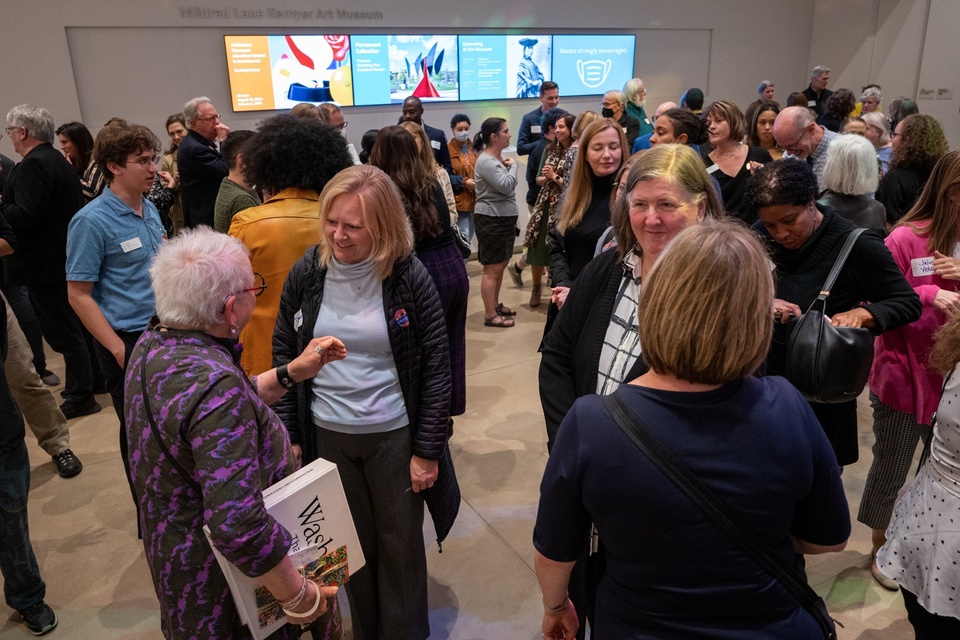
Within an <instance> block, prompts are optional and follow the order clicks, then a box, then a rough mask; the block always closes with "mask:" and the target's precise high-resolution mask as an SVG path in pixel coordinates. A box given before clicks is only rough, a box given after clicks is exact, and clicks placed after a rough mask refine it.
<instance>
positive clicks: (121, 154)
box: [66, 123, 166, 504]
mask: <svg viewBox="0 0 960 640" xmlns="http://www.w3.org/2000/svg"><path fill="white" fill-rule="evenodd" d="M159 153H160V141H159V140H158V139H157V137H156V136H155V135H154V134H153V132H151V131H150V130H149V129H148V128H146V127H144V126H142V125H137V124H126V123H113V124H110V125H108V126H106V127H104V128H103V129H101V130H100V133H98V134H97V139H96V141H95V143H94V149H93V158H94V161H95V162H96V163H97V166H98V167H99V169H100V171H101V172H103V175H104V176H105V177H106V179H107V183H108V186H107V188H106V189H104V190H103V193H102V194H100V195H99V196H98V197H96V198H94V199H93V200H92V201H91V202H90V203H89V204H88V205H87V206H85V207H84V208H83V209H81V210H80V211H79V212H78V213H77V215H75V216H74V217H73V220H71V222H70V228H69V231H68V233H67V260H66V272H67V292H68V294H69V297H70V305H71V306H72V307H73V309H74V310H75V311H76V313H77V315H78V316H80V320H81V321H82V322H83V324H84V326H85V327H86V328H87V330H88V331H89V332H90V333H91V334H92V335H93V337H94V338H95V339H96V344H95V345H94V349H95V351H96V353H97V359H98V360H99V362H100V366H101V368H102V369H103V373H104V376H105V377H106V383H107V391H108V392H109V393H110V398H111V400H112V401H113V408H114V410H115V411H116V412H117V417H118V418H119V420H120V457H121V459H122V460H123V466H124V470H126V471H127V474H126V475H127V480H128V482H129V480H130V473H129V471H130V467H129V463H128V456H127V430H126V423H125V421H124V409H123V386H124V385H123V379H124V366H125V365H126V362H127V359H128V358H129V356H130V352H131V350H132V349H133V345H134V344H135V343H136V342H137V339H139V338H140V334H142V333H143V332H144V330H145V329H146V328H147V326H148V325H149V324H150V319H151V318H152V317H153V316H154V314H155V313H156V304H155V302H154V296H153V287H152V286H151V282H150V272H149V269H150V262H151V261H152V260H153V257H154V256H155V255H156V253H157V251H158V250H159V248H160V243H161V242H162V241H163V239H164V236H165V233H166V232H165V230H164V227H163V223H162V222H161V221H160V215H159V214H158V213H157V208H156V207H155V206H154V205H153V203H151V202H150V201H149V200H147V199H146V198H145V197H144V195H143V194H144V193H146V192H148V191H149V190H150V186H151V185H152V184H153V179H154V177H155V176H156V173H157V164H158V163H159V162H160V155H159ZM132 492H133V487H132V485H131V493H132ZM136 502H137V500H136V496H135V495H134V503H135V504H136Z"/></svg>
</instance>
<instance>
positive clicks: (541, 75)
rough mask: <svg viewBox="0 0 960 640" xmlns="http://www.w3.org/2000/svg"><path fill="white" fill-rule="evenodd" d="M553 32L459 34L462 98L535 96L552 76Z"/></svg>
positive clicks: (490, 98)
mask: <svg viewBox="0 0 960 640" xmlns="http://www.w3.org/2000/svg"><path fill="white" fill-rule="evenodd" d="M551 47H552V36H548V35H520V36H504V35H462V36H460V100H507V99H511V98H536V97H538V96H539V95H540V85H541V84H542V83H543V82H544V81H546V80H550V77H551V76H550V74H551V58H550V53H551Z"/></svg>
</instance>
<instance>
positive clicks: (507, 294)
mask: <svg viewBox="0 0 960 640" xmlns="http://www.w3.org/2000/svg"><path fill="white" fill-rule="evenodd" d="M469 272H470V275H471V291H472V295H471V298H472V299H471V303H470V309H469V315H468V318H467V375H468V377H467V383H468V396H467V413H466V415H464V416H462V417H460V418H458V419H457V421H456V433H455V434H454V437H453V439H452V441H451V446H452V449H453V454H454V458H455V463H456V469H457V475H458V477H459V479H460V485H461V488H462V491H463V503H462V505H461V508H460V516H459V518H458V520H457V522H456V525H455V526H454V528H453V531H452V532H451V534H450V537H449V538H448V540H447V541H446V542H445V543H444V545H443V553H442V554H439V553H437V547H436V543H435V542H434V536H433V532H432V531H431V530H430V528H431V525H430V524H427V525H425V527H424V539H425V541H427V542H428V551H427V558H428V565H429V575H430V582H429V585H430V586H429V589H430V594H429V596H430V624H431V629H432V631H433V633H432V635H431V638H437V639H443V638H451V639H456V640H467V639H471V640H472V639H479V638H483V639H486V640H489V639H494V640H501V639H505V640H514V639H520V640H534V639H536V638H539V637H540V628H539V627H540V619H541V605H540V594H539V589H538V587H537V582H536V578H535V576H534V574H533V547H532V544H531V534H532V530H533V523H534V517H535V515H536V509H537V500H538V495H539V492H538V487H539V482H540V477H541V475H542V473H543V468H544V465H545V464H546V460H547V455H546V435H545V432H544V427H543V418H542V415H541V411H540V403H539V396H538V391H537V368H538V365H539V362H540V357H539V355H538V354H537V345H538V344H539V341H540V336H541V332H542V328H543V322H544V318H545V314H546V305H545V304H544V305H542V306H540V307H539V308H538V309H535V310H532V309H530V308H529V306H528V304H527V302H528V299H529V289H530V285H529V283H527V286H526V287H525V288H524V289H520V290H518V289H517V288H516V287H514V286H513V284H512V283H511V282H510V281H509V278H505V283H504V288H503V295H502V297H501V298H502V300H503V302H504V303H506V304H507V305H509V306H512V307H514V308H516V309H517V310H518V311H519V315H518V316H517V326H516V327H515V328H512V329H496V328H488V327H484V326H483V312H482V306H481V305H480V299H479V289H480V282H479V267H478V266H477V264H476V263H475V262H471V263H470V265H469ZM528 274H529V272H525V274H524V275H525V276H527V277H529V276H528ZM48 353H50V356H51V365H52V366H53V368H55V369H56V370H57V372H59V373H61V374H62V359H60V357H59V356H57V355H56V354H54V353H52V352H49V351H48ZM54 391H57V389H55V390H54ZM100 402H101V404H103V406H104V410H103V411H102V412H101V413H100V414H97V415H93V416H89V417H86V418H80V419H77V420H74V421H72V422H71V425H70V426H71V438H72V448H73V450H74V452H76V454H77V455H78V456H79V457H80V459H81V460H82V462H83V464H84V469H83V472H82V473H81V474H80V475H79V476H77V477H75V478H71V479H68V480H64V479H62V478H60V477H59V476H57V473H56V468H55V467H54V465H53V463H52V462H51V460H50V459H49V458H48V457H47V456H46V455H45V454H44V453H43V451H42V450H41V449H39V448H38V447H37V446H36V440H35V439H34V438H33V437H32V435H30V434H29V432H28V435H27V442H28V444H29V445H30V456H31V462H32V466H33V476H32V483H33V484H32V488H31V495H30V504H29V510H30V524H31V537H32V539H33V545H34V549H35V550H36V554H37V557H38V559H39V563H40V568H41V572H42V574H43V576H44V579H45V580H46V582H47V602H48V603H50V604H51V605H52V606H53V607H54V609H55V610H56V611H57V613H58V615H59V617H60V627H59V629H57V630H56V631H55V632H54V633H53V634H51V636H50V637H52V638H55V637H60V638H70V639H72V640H73V639H75V640H81V639H89V640H113V639H121V638H123V639H132V638H144V639H158V638H161V637H162V636H161V634H160V632H159V618H158V614H157V610H158V608H157V601H156V597H155V595H154V592H153V587H152V584H151V582H150V576H149V573H148V569H147V565H146V562H145V560H144V554H143V548H142V547H141V545H140V543H139V541H138V540H137V537H136V524H135V522H134V518H135V515H134V508H133V503H132V500H131V497H130V494H129V490H128V488H127V483H126V481H125V480H124V478H123V468H122V465H121V463H120V456H119V449H118V443H117V421H116V417H115V415H114V413H113V410H112V408H111V407H110V403H109V398H108V397H107V396H102V397H101V398H100ZM860 425H861V449H860V451H861V456H860V462H859V463H858V464H856V465H853V466H850V467H848V468H847V469H846V472H845V473H844V476H843V481H844V484H845V486H846V490H847V496H848V498H849V500H850V504H851V511H852V512H854V513H855V512H856V506H857V505H858V504H859V497H860V493H861V490H862V487H863V483H864V479H865V478H866V474H867V469H868V468H869V464H870V460H871V453H870V446H871V445H872V440H873V438H872V435H871V433H870V412H869V406H868V405H867V403H866V396H865V395H864V396H863V397H862V398H861V406H860ZM869 551H870V542H869V531H868V530H867V529H866V528H865V527H864V526H862V525H859V524H857V523H854V525H853V536H852V538H851V540H850V543H849V545H848V546H847V549H846V550H845V551H843V552H842V553H837V554H829V555H826V556H815V557H810V558H808V560H807V568H808V572H809V577H810V581H811V584H812V585H813V586H814V587H815V589H816V590H817V591H818V592H819V593H821V594H822V595H825V596H826V600H827V604H828V606H829V608H830V611H831V612H832V614H833V615H834V616H835V617H836V618H837V619H838V620H839V621H840V622H841V623H842V624H843V625H844V627H845V628H843V629H840V630H839V635H840V638H841V639H842V640H853V639H854V638H858V639H861V640H881V639H882V640H905V639H907V638H912V637H913V634H912V629H911V627H910V625H909V624H908V623H907V620H906V615H905V613H904V610H903V605H902V602H901V600H900V596H899V595H898V594H896V593H891V592H889V591H885V590H884V589H883V588H881V587H880V586H879V585H877V584H876V583H875V582H874V581H873V579H872V578H871V576H870V573H869V571H868V569H867V566H868V558H869ZM29 637H31V636H30V635H29V633H28V632H27V630H26V628H25V627H24V626H23V625H22V624H19V617H18V615H17V614H16V613H15V612H11V611H10V610H9V609H4V610H3V611H2V612H0V638H3V640H7V639H9V640H13V639H15V638H29Z"/></svg>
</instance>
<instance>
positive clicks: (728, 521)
mask: <svg viewBox="0 0 960 640" xmlns="http://www.w3.org/2000/svg"><path fill="white" fill-rule="evenodd" d="M603 404H604V406H605V407H606V409H607V411H608V412H609V413H610V415H611V416H612V417H613V419H614V420H615V421H616V423H617V424H618V425H619V426H620V428H621V429H623V432H624V433H626V434H627V436H629V437H630V439H631V440H633V443H634V444H636V445H637V447H638V448H639V449H640V450H641V451H642V452H643V453H644V454H645V455H646V456H647V457H648V458H649V459H650V461H651V462H653V463H654V464H656V465H657V467H658V468H659V469H660V471H662V472H663V474H664V475H665V476H667V478H669V479H670V480H672V481H673V482H674V483H675V484H676V486H677V487H678V488H679V489H680V490H681V491H682V492H683V493H684V495H686V496H687V498H689V499H690V501H691V502H693V504H695V505H696V506H697V507H698V508H699V509H700V510H701V511H702V512H703V513H704V515H706V516H707V517H708V518H710V520H712V521H713V522H714V524H716V525H717V527H718V528H719V529H720V530H721V531H723V533H724V534H725V535H726V536H727V538H729V539H730V540H731V541H732V542H735V543H736V544H738V545H739V546H740V547H741V548H742V549H743V551H745V552H746V554H747V555H748V556H749V557H750V558H752V559H753V560H754V561H755V562H756V563H757V564H759V565H760V566H761V567H763V568H764V569H766V570H767V571H768V572H769V573H770V574H771V575H773V577H774V578H776V579H777V580H778V581H779V582H780V584H782V585H783V586H784V587H785V588H786V590H787V591H789V592H790V594H791V595H792V596H793V597H794V598H796V599H797V601H799V602H800V604H801V605H802V606H803V608H804V609H806V610H807V611H809V612H810V613H811V614H813V616H814V618H815V619H817V622H818V623H822V621H821V620H820V619H819V617H818V615H817V613H814V610H815V606H814V605H815V603H816V602H817V601H819V600H820V596H818V595H817V593H816V592H815V591H814V590H813V589H811V588H810V585H809V584H807V581H806V580H805V579H804V578H802V577H801V576H800V574H799V573H798V572H797V570H796V569H794V568H793V567H791V566H790V565H788V564H787V563H786V562H784V561H783V559H782V558H780V557H779V556H777V555H776V554H775V553H774V552H773V550H772V549H771V548H770V545H768V544H767V543H766V542H765V541H764V540H763V539H761V538H760V537H759V536H758V535H757V534H756V533H755V532H754V531H753V530H752V529H750V528H748V527H747V526H746V524H744V522H743V521H742V520H741V519H740V517H739V516H738V515H737V514H736V513H734V511H733V510H732V509H731V508H730V507H729V506H727V504H726V503H724V502H723V501H721V500H720V499H719V498H717V497H716V496H715V495H714V494H713V492H712V491H710V489H708V488H707V486H706V485H704V484H703V483H702V482H701V481H700V480H698V479H697V478H696V477H695V476H694V475H693V474H692V473H691V472H690V470H689V469H687V467H686V466H684V465H683V463H681V462H680V461H679V460H678V459H677V458H676V457H675V456H674V455H673V454H672V453H670V451H669V450H668V449H667V448H666V447H664V445H663V443H661V442H660V440H659V439H658V438H657V437H656V436H655V435H653V433H651V432H650V430H649V429H647V427H646V425H645V424H644V423H643V421H642V420H641V419H640V418H639V417H638V416H637V415H636V414H635V413H634V412H632V411H630V410H629V409H628V408H627V406H626V404H625V403H624V402H623V399H621V398H620V396H619V395H618V393H613V394H610V395H608V396H604V397H603Z"/></svg>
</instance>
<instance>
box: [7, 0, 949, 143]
mask: <svg viewBox="0 0 960 640" xmlns="http://www.w3.org/2000/svg"><path fill="white" fill-rule="evenodd" d="M191 8H200V9H204V10H205V13H206V15H208V16H210V17H184V14H185V10H187V9H191ZM276 10H284V11H301V12H311V13H312V16H311V18H310V19H296V18H295V17H271V16H270V12H271V11H274V12H275V11H276ZM338 10H340V11H361V12H379V14H380V18H379V19H358V20H350V19H342V20H340V19H337V18H336V14H337V11H338ZM218 12H221V13H225V14H227V16H228V17H221V16H218V15H216V14H217V13H218ZM257 12H260V13H262V17H237V16H239V15H241V14H243V13H247V14H248V16H249V14H251V13H253V14H256V13H257ZM331 13H332V16H333V17H332V18H331V17H328V16H329V15H330V14H331ZM211 14H212V15H211ZM274 15H276V14H274ZM318 15H319V16H321V17H318ZM958 28H960V2H957V0H843V2H838V1H837V0H675V1H672V2H662V1H652V0H589V1H584V0H550V1H549V2H548V1H545V0H527V1H514V0H485V1H483V2H464V3H451V2H449V0H393V1H392V2H383V1H382V0H380V1H375V0H356V1H354V2H350V3H348V2H346V0H329V1H328V0H319V1H317V0H294V1H292V2H291V1H289V0H275V1H274V2H270V3H264V2H258V1H255V0H226V2H219V1H217V2H204V1H203V0H200V2H196V3H194V2H189V1H188V0H182V1H177V0H156V1H152V2H142V1H140V0H132V1H131V0H70V1H69V2H68V1H66V0H63V1H57V0H2V1H0V112H5V111H6V110H8V109H9V107H11V106H13V105H16V104H19V103H23V102H32V103H35V104H39V105H42V106H45V107H47V108H48V109H49V110H50V111H51V112H52V113H53V115H54V118H55V119H56V121H57V122H58V123H62V122H67V121H69V120H74V119H78V120H82V121H83V122H85V123H86V124H87V125H88V126H89V127H90V129H91V130H92V131H93V132H94V133H96V131H97V130H98V129H99V128H100V126H101V125H102V124H103V123H104V122H105V121H106V120H107V119H108V118H110V117H112V116H121V117H125V118H127V119H129V120H132V121H135V122H141V123H143V124H147V125H148V126H150V127H152V128H153V129H154V130H155V131H156V132H157V133H158V134H161V133H163V132H162V126H163V121H164V120H165V118H166V117H167V116H168V115H170V114H171V113H174V112H175V111H177V110H178V109H179V108H180V107H181V106H182V104H183V102H184V101H185V100H186V99H188V98H190V97H192V96H194V95H201V94H203V95H208V96H210V97H211V98H212V99H213V101H214V103H215V104H216V105H217V107H218V109H219V111H220V113H221V114H222V115H223V117H224V121H225V122H227V123H228V124H229V125H230V126H231V127H233V128H254V127H255V126H256V123H257V121H258V120H260V119H261V118H263V117H264V115H269V112H267V113H259V114H257V113H244V114H240V113H237V114H234V113H232V111H231V109H230V100H229V89H228V84H227V65H226V55H225V53H224V45H223V38H222V36H223V35H225V34H244V33H310V32H313V33H322V32H331V31H346V32H353V33H429V32H439V33H455V32H470V31H474V32H483V31H487V32H489V31H491V30H509V31H512V32H522V31H537V30H540V31H545V30H546V31H555V32H569V33H576V32H582V31H605V30H610V31H617V32H623V31H628V32H631V33H636V35H637V59H636V74H637V75H638V76H639V77H642V78H643V79H644V80H645V82H646V83H647V87H648V89H649V92H650V93H649V95H648V103H649V104H648V111H650V112H652V110H653V108H654V107H655V105H656V104H657V103H659V102H661V101H663V100H668V99H672V100H676V99H677V98H678V97H679V95H680V94H681V93H682V92H683V91H684V90H685V89H687V88H689V87H691V86H698V87H701V88H702V89H703V90H704V92H705V94H706V96H707V100H708V101H709V100H712V99H718V98H727V99H731V100H734V101H735V102H737V103H739V104H743V105H745V104H747V103H748V102H749V101H751V100H753V99H754V97H755V93H754V92H755V88H756V84H757V82H758V81H759V80H761V79H771V80H773V81H774V82H776V84H777V91H778V98H779V99H781V100H784V99H785V98H786V94H787V93H789V92H790V91H794V90H799V89H802V88H804V87H805V86H806V83H807V74H808V71H809V68H810V67H811V66H812V65H814V64H826V65H828V66H830V67H831V68H832V69H833V70H834V72H833V78H834V80H833V82H832V83H831V86H832V87H834V88H836V87H840V86H848V87H850V88H852V89H854V90H855V91H856V90H857V89H859V88H860V87H861V86H863V85H864V84H866V83H867V82H870V81H877V82H879V83H880V84H881V85H883V87H884V93H885V96H886V97H893V96H894V95H898V94H902V95H906V96H910V97H914V96H916V95H917V93H918V91H919V90H920V89H921V88H925V89H932V90H933V91H934V98H933V99H931V100H926V99H921V100H920V101H919V104H920V109H921V111H924V112H929V113H933V114H934V115H937V117H939V118H941V120H942V121H943V122H944V125H945V128H946V129H947V131H948V135H949V137H950V140H951V144H952V146H960V126H958V125H960V122H958V113H957V107H958V104H960V95H958V94H960V87H957V84H958V74H960V70H958V65H957V64H956V62H955V61H956V59H957V54H956V46H955V43H954V42H953V40H954V39H955V34H956V33H958ZM921 85H923V86H922V87H921ZM928 85H929V86H928ZM943 90H947V91H946V93H945V92H944V91H943ZM937 92H939V96H940V98H941V99H939V100H938V99H936V96H937V95H938V94H937ZM561 94H562V88H561ZM598 102H599V100H598V99H595V98H580V99H569V100H565V101H563V102H562V106H565V107H566V108H567V109H569V110H571V111H578V110H581V109H584V108H597V107H598V106H599V105H598ZM536 104H537V103H536V101H530V100H528V101H512V102H469V103H459V104H453V105H451V104H444V105H442V106H441V105H428V107H427V115H426V117H425V119H426V121H428V122H429V123H431V124H433V125H434V126H438V127H442V128H445V127H446V125H447V123H448V122H449V118H450V116H451V115H453V114H454V113H457V112H460V111H464V112H466V113H468V114H470V115H471V117H472V118H473V120H474V123H475V125H476V124H478V123H479V121H480V120H482V119H483V118H484V117H487V116H490V115H501V116H504V117H506V118H507V119H508V120H509V121H510V122H511V123H512V124H514V127H515V128H516V125H518V124H519V120H520V116H521V115H522V114H523V113H525V112H526V111H529V110H530V109H532V108H534V107H535V106H536ZM398 115H399V108H398V107H363V108H347V109H346V117H347V119H348V121H349V122H350V127H349V134H350V138H351V140H352V141H353V142H354V143H359V138H360V136H361V135H362V133H363V131H365V130H366V129H368V128H378V127H380V126H383V125H385V124H392V123H394V122H396V118H397V116H398ZM0 152H2V153H4V154H6V155H11V154H12V148H11V147H10V145H9V141H8V140H6V139H5V140H2V141H0Z"/></svg>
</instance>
